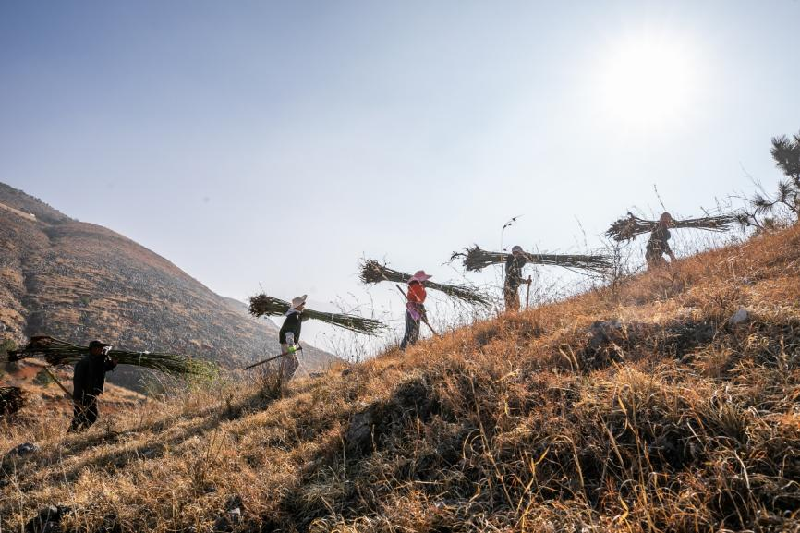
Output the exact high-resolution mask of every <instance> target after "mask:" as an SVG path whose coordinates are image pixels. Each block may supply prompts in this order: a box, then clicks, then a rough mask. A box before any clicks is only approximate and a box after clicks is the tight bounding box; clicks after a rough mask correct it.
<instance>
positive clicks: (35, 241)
mask: <svg viewBox="0 0 800 533" xmlns="http://www.w3.org/2000/svg"><path fill="white" fill-rule="evenodd" d="M0 204H3V205H5V206H8V207H10V208H12V209H13V210H17V211H20V212H24V213H34V214H35V215H36V217H35V219H31V218H30V217H27V216H21V214H20V213H18V212H14V211H12V210H9V209H0V335H2V338H7V339H12V340H14V341H15V342H17V343H23V342H25V340H26V338H27V337H28V336H30V335H32V334H37V333H46V334H48V335H52V336H55V337H61V338H64V339H66V340H70V341H72V342H75V343H84V344H85V343H86V342H88V341H89V340H91V339H92V338H96V337H99V338H103V339H106V340H107V341H108V342H111V343H113V344H115V345H117V346H119V347H121V348H125V349H130V350H151V351H175V352H179V353H183V354H187V355H193V356H198V357H203V358H206V359H212V360H214V361H217V362H219V363H221V364H222V365H223V366H228V367H237V366H241V365H243V364H244V363H247V362H252V361H254V360H256V359H258V358H262V357H264V356H265V355H267V354H274V353H278V350H279V346H278V343H277V333H276V332H277V328H276V327H275V325H274V324H273V323H272V322H269V321H266V320H260V321H258V320H255V319H252V318H250V317H248V316H247V313H246V311H245V310H244V306H243V305H241V304H239V305H234V304H232V303H231V299H228V298H223V297H220V296H218V295H216V294H214V293H213V292H212V291H211V290H209V289H208V288H207V287H205V286H204V285H202V284H201V283H199V282H198V281H197V280H195V279H193V278H192V277H190V276H189V275H187V274H186V273H184V272H183V271H181V270H180V269H179V268H178V267H176V266H175V265H174V264H172V263H171V262H169V261H167V260H166V259H164V258H163V257H161V256H159V255H157V254H155V253H153V252H152V251H150V250H148V249H146V248H143V247H142V246H139V245H138V244H136V243H135V242H133V241H132V240H130V239H128V238H126V237H123V236H121V235H119V234H117V233H114V232H113V231H111V230H109V229H107V228H104V227H102V226H98V225H94V224H85V223H82V222H77V221H75V220H72V219H70V218H69V217H67V216H65V215H63V214H61V213H59V212H58V211H55V210H54V209H52V208H50V207H49V206H47V205H45V204H43V203H41V202H39V201H38V200H36V199H34V198H31V197H29V196H27V195H26V194H24V193H23V192H22V191H19V190H16V189H12V188H11V187H8V186H5V185H3V184H0ZM0 340H2V339H0ZM304 355H305V356H306V357H305V358H304V363H305V364H306V365H307V368H311V369H316V368H320V367H324V366H325V365H326V364H327V363H329V362H330V361H331V360H332V359H331V356H329V355H328V354H326V353H324V352H322V351H320V350H316V349H314V348H313V347H312V348H311V349H309V350H306V352H305V353H304ZM111 379H112V381H113V380H116V381H117V382H119V383H123V384H126V385H129V386H132V385H134V384H135V383H136V381H137V375H136V374H135V373H134V372H133V371H131V370H125V369H123V370H121V371H120V372H117V373H115V374H114V375H113V377H112V378H111Z"/></svg>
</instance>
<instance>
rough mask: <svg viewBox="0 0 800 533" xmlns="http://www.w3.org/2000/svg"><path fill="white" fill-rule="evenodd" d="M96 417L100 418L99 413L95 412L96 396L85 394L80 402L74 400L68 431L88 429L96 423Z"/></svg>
mask: <svg viewBox="0 0 800 533" xmlns="http://www.w3.org/2000/svg"><path fill="white" fill-rule="evenodd" d="M98 416H100V412H99V411H98V410H97V396H91V395H88V394H87V395H86V396H84V397H83V398H82V399H80V400H79V399H77V398H76V399H75V408H74V410H73V415H72V424H71V425H70V427H69V430H70V431H80V430H82V429H89V428H90V427H91V426H92V424H94V423H95V422H96V421H97V417H98Z"/></svg>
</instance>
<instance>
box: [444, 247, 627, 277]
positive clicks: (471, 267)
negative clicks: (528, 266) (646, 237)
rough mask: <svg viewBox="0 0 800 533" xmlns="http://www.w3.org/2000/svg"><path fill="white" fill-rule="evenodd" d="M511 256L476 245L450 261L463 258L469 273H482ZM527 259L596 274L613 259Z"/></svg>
mask: <svg viewBox="0 0 800 533" xmlns="http://www.w3.org/2000/svg"><path fill="white" fill-rule="evenodd" d="M509 255H511V254H508V253H505V252H489V251H487V250H482V249H481V248H480V247H478V246H477V245H475V246H474V247H472V248H467V250H466V251H465V252H453V255H452V257H451V258H450V260H451V261H453V260H455V259H457V258H459V257H463V258H464V267H466V269H467V270H468V271H470V272H480V271H481V270H483V269H484V268H486V267H488V266H490V265H497V264H501V263H505V261H506V258H507V257H508V256H509ZM525 257H526V258H527V260H528V262H529V263H533V264H537V265H555V266H561V267H565V268H577V269H581V270H590V271H594V272H604V271H606V270H607V269H609V268H611V266H612V260H611V258H610V257H608V256H605V255H560V254H537V253H530V252H525Z"/></svg>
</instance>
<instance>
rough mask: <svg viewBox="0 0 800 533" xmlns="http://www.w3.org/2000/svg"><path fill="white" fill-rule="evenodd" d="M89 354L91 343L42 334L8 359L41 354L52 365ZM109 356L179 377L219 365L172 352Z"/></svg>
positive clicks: (123, 352)
mask: <svg viewBox="0 0 800 533" xmlns="http://www.w3.org/2000/svg"><path fill="white" fill-rule="evenodd" d="M88 353H89V347H88V346H78V345H76V344H70V343H68V342H65V341H62V340H59V339H55V338H53V337H48V336H45V335H40V336H35V337H31V340H30V342H29V343H28V345H27V346H25V347H24V348H22V349H20V350H15V351H10V352H8V358H9V361H18V360H20V359H24V358H26V357H35V356H42V357H44V359H45V360H46V361H47V362H48V363H50V364H51V365H69V364H74V363H77V362H78V361H79V360H80V359H81V358H82V357H83V356H85V355H86V354H88ZM107 355H108V357H110V358H112V359H114V360H116V361H117V363H119V364H122V365H133V366H139V367H142V368H150V369H153V370H159V371H161V372H164V373H166V374H171V375H173V376H178V377H184V376H189V375H194V376H206V377H209V376H212V375H214V373H215V368H216V367H215V365H214V364H213V363H211V362H209V361H202V360H199V359H192V358H191V357H186V356H183V355H176V354H171V353H159V352H131V351H128V350H114V349H112V350H109V351H108V353H107Z"/></svg>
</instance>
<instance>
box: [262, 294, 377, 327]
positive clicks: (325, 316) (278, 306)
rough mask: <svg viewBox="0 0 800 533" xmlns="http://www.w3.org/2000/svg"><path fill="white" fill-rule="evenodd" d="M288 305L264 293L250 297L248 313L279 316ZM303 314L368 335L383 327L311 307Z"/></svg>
mask: <svg viewBox="0 0 800 533" xmlns="http://www.w3.org/2000/svg"><path fill="white" fill-rule="evenodd" d="M289 307H290V306H289V302H286V301H284V300H281V299H280V298H275V297H272V296H267V295H266V294H259V295H257V296H251V297H250V314H251V315H253V316H255V317H262V316H281V315H283V314H285V313H286V311H288V310H289ZM303 314H304V315H306V316H307V317H309V318H311V319H313V320H319V321H320V322H326V323H328V324H333V325H334V326H339V327H340V328H344V329H347V330H350V331H354V332H356V333H366V334H368V335H376V334H378V333H379V332H380V331H381V330H382V329H383V328H384V327H385V326H384V325H383V323H381V322H379V321H377V320H372V319H369V318H362V317H360V316H355V315H344V314H340V313H324V312H322V311H315V310H313V309H306V310H304V311H303Z"/></svg>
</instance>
